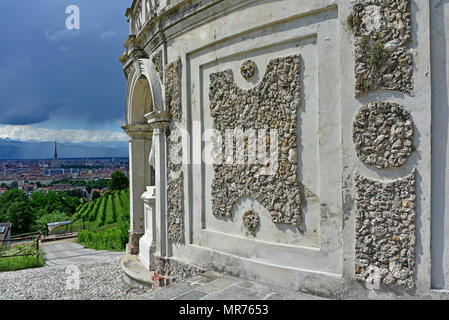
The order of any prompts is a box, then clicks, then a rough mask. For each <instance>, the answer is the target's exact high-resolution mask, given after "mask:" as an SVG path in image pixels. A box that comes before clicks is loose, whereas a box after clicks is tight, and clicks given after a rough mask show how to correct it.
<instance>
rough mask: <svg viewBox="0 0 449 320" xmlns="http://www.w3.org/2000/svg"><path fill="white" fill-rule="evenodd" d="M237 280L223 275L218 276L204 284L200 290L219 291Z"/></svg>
mask: <svg viewBox="0 0 449 320" xmlns="http://www.w3.org/2000/svg"><path fill="white" fill-rule="evenodd" d="M236 281H237V280H235V279H233V278H230V277H222V278H218V279H216V280H213V281H211V282H209V283H206V284H205V285H203V286H202V287H201V288H199V289H198V290H200V291H202V292H205V293H214V292H217V291H218V290H220V289H223V288H225V287H227V286H229V285H230V284H233V283H235V282H236Z"/></svg>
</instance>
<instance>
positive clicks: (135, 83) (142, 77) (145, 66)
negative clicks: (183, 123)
mask: <svg viewBox="0 0 449 320" xmlns="http://www.w3.org/2000/svg"><path fill="white" fill-rule="evenodd" d="M126 96H127V97H126V124H127V125H139V124H146V123H147V121H146V119H145V114H148V113H150V112H151V111H162V108H163V105H164V101H163V95H162V85H161V83H160V78H159V75H158V73H157V72H156V70H155V69H154V67H153V65H152V64H151V63H150V60H149V59H138V60H136V62H135V63H134V72H133V73H132V75H131V77H130V79H129V82H128V89H127V94H126Z"/></svg>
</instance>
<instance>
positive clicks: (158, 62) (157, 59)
mask: <svg viewBox="0 0 449 320" xmlns="http://www.w3.org/2000/svg"><path fill="white" fill-rule="evenodd" d="M151 61H152V62H153V65H154V69H155V70H156V72H157V73H159V78H161V81H162V79H163V76H164V66H163V63H162V51H158V52H157V53H156V54H155V55H154V56H153V58H152V59H151Z"/></svg>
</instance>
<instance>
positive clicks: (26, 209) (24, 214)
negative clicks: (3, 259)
mask: <svg viewBox="0 0 449 320" xmlns="http://www.w3.org/2000/svg"><path fill="white" fill-rule="evenodd" d="M33 218H34V213H33V209H32V208H31V206H30V205H29V203H27V202H25V201H21V202H14V203H12V204H11V205H10V207H9V208H8V211H7V213H6V219H7V220H8V221H9V222H11V223H12V225H13V227H12V232H13V234H21V233H27V232H29V231H30V227H31V224H32V222H33Z"/></svg>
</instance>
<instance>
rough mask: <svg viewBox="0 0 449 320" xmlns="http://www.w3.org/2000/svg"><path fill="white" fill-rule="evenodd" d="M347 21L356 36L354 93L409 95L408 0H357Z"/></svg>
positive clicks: (410, 76) (410, 86)
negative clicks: (383, 92) (395, 91)
mask: <svg viewBox="0 0 449 320" xmlns="http://www.w3.org/2000/svg"><path fill="white" fill-rule="evenodd" d="M347 24H348V26H349V27H350V28H351V29H352V31H353V32H354V35H355V76H356V86H355V89H356V95H360V94H362V93H364V92H367V91H375V90H382V89H384V90H398V91H401V92H403V93H407V94H411V93H412V91H413V62H412V54H411V51H410V50H409V48H408V43H409V42H410V40H411V33H412V28H411V26H412V22H411V13H410V0H363V1H359V2H358V3H356V4H355V5H354V7H353V11H352V13H351V14H350V15H349V17H348V19H347Z"/></svg>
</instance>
